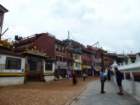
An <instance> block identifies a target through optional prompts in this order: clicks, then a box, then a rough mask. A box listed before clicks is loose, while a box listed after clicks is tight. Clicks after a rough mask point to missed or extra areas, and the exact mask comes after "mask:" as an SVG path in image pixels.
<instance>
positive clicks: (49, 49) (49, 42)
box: [35, 33, 55, 57]
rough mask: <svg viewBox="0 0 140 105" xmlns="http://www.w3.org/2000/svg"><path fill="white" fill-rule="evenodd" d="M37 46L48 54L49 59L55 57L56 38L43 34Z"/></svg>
mask: <svg viewBox="0 0 140 105" xmlns="http://www.w3.org/2000/svg"><path fill="white" fill-rule="evenodd" d="M35 45H36V46H37V49H38V50H39V51H41V52H44V53H47V55H48V56H49V57H55V38H54V37H53V36H49V35H48V34H46V33H44V34H42V35H41V36H40V37H39V38H38V39H37V40H36V41H35Z"/></svg>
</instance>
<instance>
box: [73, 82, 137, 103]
mask: <svg viewBox="0 0 140 105" xmlns="http://www.w3.org/2000/svg"><path fill="white" fill-rule="evenodd" d="M105 91H106V93H105V94H100V81H99V80H96V81H93V82H91V83H89V84H88V86H87V89H86V90H85V91H84V92H83V93H82V94H81V95H80V96H79V97H78V98H77V99H75V100H74V101H73V102H72V104H71V105H140V102H138V101H137V100H136V99H134V98H133V97H132V96H130V95H129V94H127V93H125V94H124V96H119V95H117V94H116V93H117V88H116V87H115V86H114V84H112V83H111V82H106V83H105Z"/></svg>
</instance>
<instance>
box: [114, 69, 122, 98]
mask: <svg viewBox="0 0 140 105" xmlns="http://www.w3.org/2000/svg"><path fill="white" fill-rule="evenodd" d="M115 74H116V82H117V85H118V87H119V92H118V94H119V95H123V88H122V80H123V74H122V73H121V72H120V71H119V70H118V68H117V67H115Z"/></svg>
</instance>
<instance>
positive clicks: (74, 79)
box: [72, 71, 77, 85]
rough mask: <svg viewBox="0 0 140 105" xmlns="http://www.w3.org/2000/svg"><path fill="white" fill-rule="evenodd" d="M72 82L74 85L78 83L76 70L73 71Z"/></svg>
mask: <svg viewBox="0 0 140 105" xmlns="http://www.w3.org/2000/svg"><path fill="white" fill-rule="evenodd" d="M72 83H73V85H76V84H77V75H76V73H75V72H74V71H73V72H72Z"/></svg>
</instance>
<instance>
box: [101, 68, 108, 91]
mask: <svg viewBox="0 0 140 105" xmlns="http://www.w3.org/2000/svg"><path fill="white" fill-rule="evenodd" d="M106 75H107V74H106V73H105V71H104V69H101V70H100V81H101V94H104V93H105V91H104V85H105V84H104V83H105V80H106Z"/></svg>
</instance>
